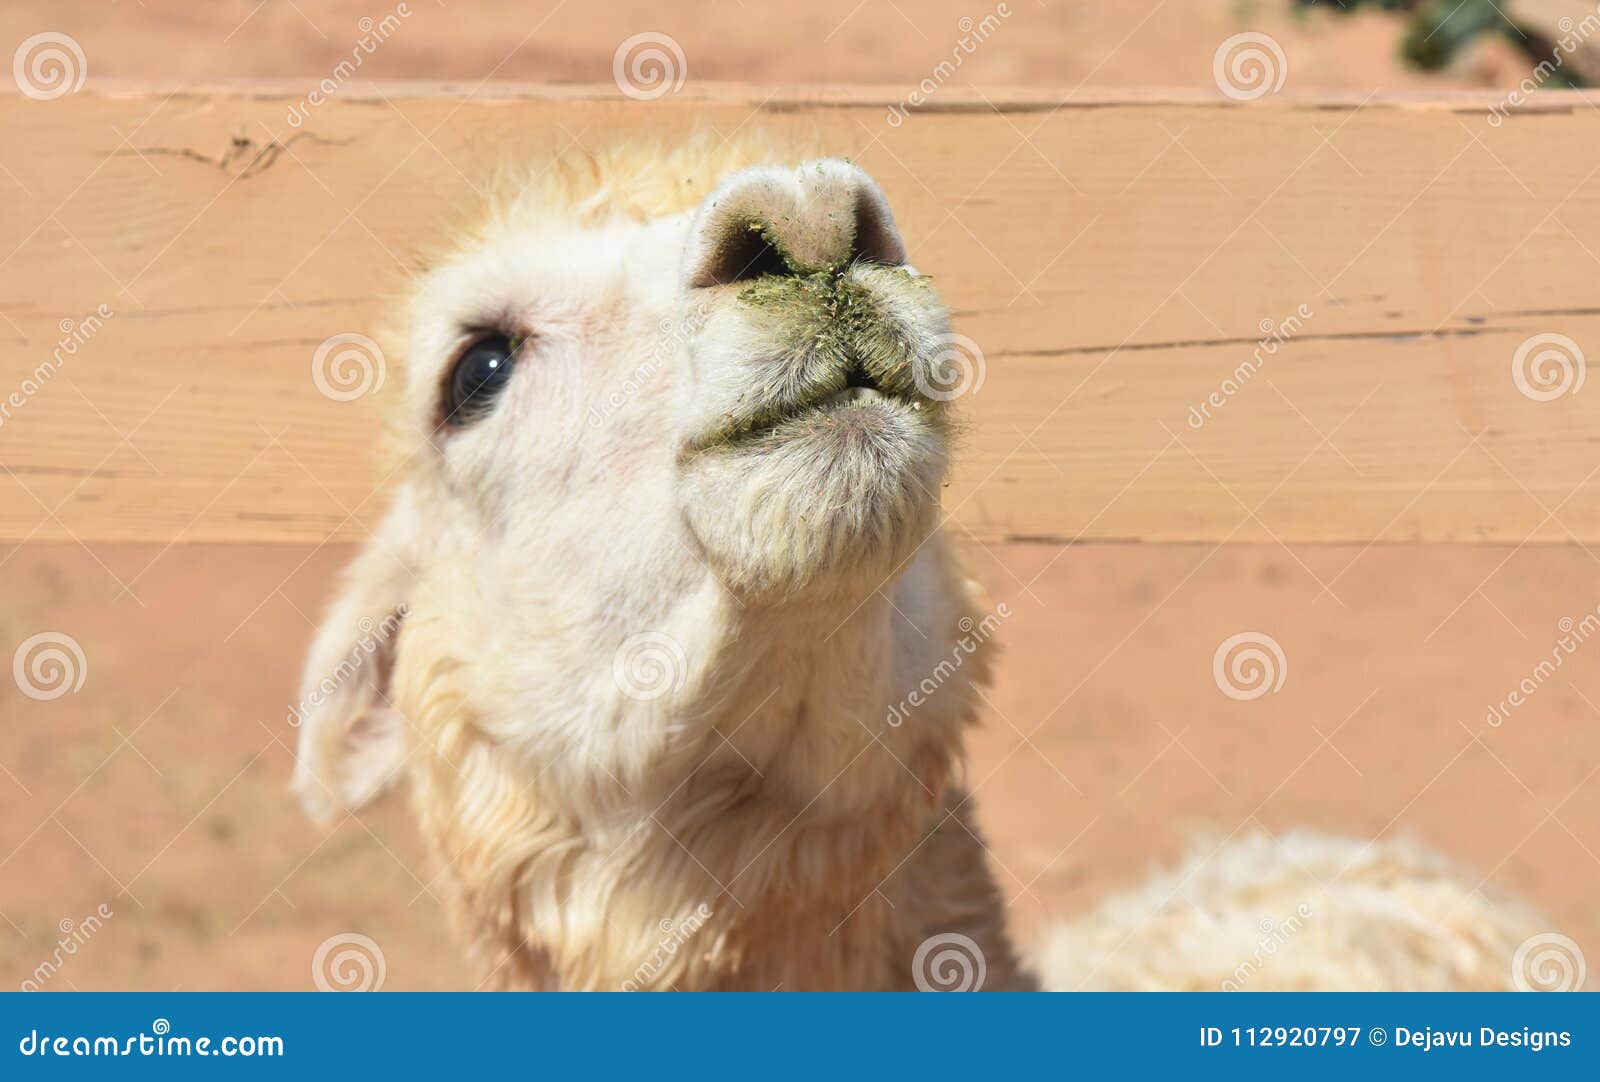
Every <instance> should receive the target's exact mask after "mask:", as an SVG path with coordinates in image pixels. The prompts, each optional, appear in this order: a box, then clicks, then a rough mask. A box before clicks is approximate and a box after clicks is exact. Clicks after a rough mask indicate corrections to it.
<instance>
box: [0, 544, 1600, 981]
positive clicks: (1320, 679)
mask: <svg viewBox="0 0 1600 1082" xmlns="http://www.w3.org/2000/svg"><path fill="white" fill-rule="evenodd" d="M970 556H971V561H972V564H973V567H974V569H975V571H976V573H977V574H978V575H979V577H980V578H981V579H982V580H983V581H984V583H985V584H986V586H987V587H988V589H989V590H990V592H991V594H992V597H993V599H994V600H995V601H996V602H1004V603H1005V604H1006V605H1007V606H1008V608H1009V609H1010V610H1011V612H1012V615H1011V616H1010V617H1009V619H1007V620H1006V621H1005V623H1004V625H1003V627H1002V629H1001V631H1000V633H999V638H1000V640H1001V641H1002V643H1003V645H1004V648H1005V654H1004V658H1003V662H1002V664H1001V667H1000V672H999V678H998V681H997V684H996V686H995V688H994V690H993V692H992V708H991V710H990V711H989V717H988V719H987V721H986V724H985V726H984V727H983V729H982V730H981V731H980V732H978V733H976V734H975V735H974V738H973V740H972V761H971V767H970V781H971V784H972V785H973V787H974V788H975V790H976V794H977V796H976V799H977V806H978V813H979V819H980V821H981V823H982V824H983V826H984V828H985V829H986V831H987V833H988V836H989V839H990V841H991V844H992V847H993V857H994V861H995V864H996V866H997V868H998V869H999V874H1000V877H1001V880H1002V883H1003V885H1004V888H1005V891H1006V893H1007V896H1008V897H1009V898H1010V899H1011V904H1012V910H1013V914H1014V919H1015V924H1016V927H1017V929H1018V932H1019V934H1020V935H1021V936H1022V937H1023V939H1024V940H1030V939H1031V938H1032V937H1033V936H1034V934H1035V933H1036V931H1037V929H1038V927H1039V926H1040V924H1041V922H1042V921H1044V920H1046V919H1047V918H1054V917H1062V916H1067V915H1070V914H1072V913H1075V912H1080V911H1082V910H1083V909H1085V908H1086V907H1088V906H1090V905H1092V904H1093V903H1094V902H1095V901H1096V900H1097V899H1098V898H1100V897H1102V896H1104V894H1105V893H1106V892H1107V891H1108V890H1110V889H1112V888H1115V887H1117V886H1120V885H1125V884H1130V883H1133V882H1136V881H1138V880H1139V879H1140V878H1141V877H1142V876H1143V875H1144V874H1145V872H1146V870H1147V868H1148V867H1149V865H1150V864H1151V863H1152V862H1157V861H1165V860H1170V859H1171V858H1173V857H1174V856H1175V855H1176V854H1177V853H1178V852H1179V851H1180V850H1181V848H1182V846H1183V844H1184V842H1185V839H1186V838H1188V837H1189V836H1191V835H1192V834H1193V833H1194V832H1196V831H1202V830H1212V831H1216V832H1220V833H1222V834H1226V833H1228V832H1230V831H1232V830H1234V829H1235V828H1236V827H1240V826H1241V825H1243V826H1244V827H1245V829H1250V828H1252V827H1254V826H1256V825H1259V826H1261V827H1264V828H1266V829H1269V830H1272V831H1275V832H1276V831H1281V830H1284V829H1286V828H1289V827H1292V826H1298V825H1307V826H1314V827H1318V828H1321V829H1325V830H1330V831H1340V832H1345V833H1348V834H1351V835H1355V836H1359V837H1376V836H1380V835H1387V834H1390V833H1394V832H1404V833H1408V834H1411V835H1413V836H1416V837H1418V838H1421V839H1422V840H1424V841H1426V842H1428V843H1430V844H1432V845H1434V846H1437V847H1439V848H1440V849H1442V850H1444V851H1445V852H1447V853H1449V854H1451V855H1452V856H1454V857H1456V858H1457V859H1458V860H1460V861H1461V862H1463V863H1464V864H1465V865H1466V866H1467V867H1468V868H1469V869H1471V870H1472V872H1473V873H1474V876H1475V877H1476V876H1482V877H1483V878H1484V881H1485V889H1486V890H1496V889H1498V890H1502V891H1508V892H1512V893H1515V894H1518V895H1521V896H1523V897H1526V898H1528V899H1530V900H1531V901H1533V902H1534V903H1536V904H1537V905H1538V906H1539V907H1540V908H1541V909H1542V910H1543V911H1544V912H1545V913H1546V914H1548V916H1549V918H1550V922H1551V927H1552V928H1554V929H1559V930H1561V931H1563V932H1565V933H1566V934H1568V935H1571V936H1573V937H1574V938H1575V939H1576V940H1577V941H1578V942H1579V944H1580V945H1581V946H1582V947H1583V949H1584V950H1585V951H1586V952H1588V955H1589V957H1591V958H1593V957H1596V956H1600V909H1597V907H1596V906H1595V905H1594V902H1593V899H1594V898H1595V896H1596V893H1597V892H1600V708H1597V705H1596V704H1600V673H1597V669H1596V666H1595V665H1594V663H1593V660H1592V659H1591V658H1589V657H1588V656H1587V651H1590V650H1594V651H1600V642H1591V643H1588V644H1586V645H1585V646H1582V647H1580V648H1579V652H1578V654H1577V656H1576V657H1575V658H1574V659H1573V660H1572V661H1570V662H1569V663H1568V664H1567V665H1566V666H1565V667H1563V668H1562V669H1561V670H1560V672H1559V673H1558V674H1557V676H1556V677H1555V678H1554V679H1552V680H1551V681H1549V682H1548V683H1546V684H1545V686H1544V687H1543V688H1541V689H1540V690H1539V692H1538V693H1537V694H1536V695H1535V696H1533V698H1532V700H1531V701H1530V702H1529V703H1528V705H1526V706H1524V707H1523V708H1522V709H1520V710H1519V711H1517V712H1516V713H1515V714H1514V715H1513V716H1512V718H1511V720H1509V721H1508V722H1506V723H1505V724H1504V725H1502V726H1500V727H1498V728H1493V727H1490V726H1488V725H1487V724H1486V723H1485V717H1486V714H1487V709H1488V706H1489V704H1490V703H1491V702H1493V701H1498V700H1499V699H1501V698H1503V697H1504V695H1505V694H1506V693H1507V692H1508V691H1509V690H1510V689H1511V688H1512V687H1513V686H1515V684H1516V683H1517V682H1518V681H1520V680H1521V679H1522V678H1523V677H1524V676H1526V675H1527V674H1528V673H1529V672H1530V671H1531V669H1532V667H1533V666H1534V665H1535V664H1536V663H1537V661H1538V660H1539V659H1540V658H1541V657H1544V656H1547V655H1548V653H1549V651H1550V650H1551V649H1553V648H1554V644H1555V640H1556V638H1557V637H1558V630H1557V626H1558V621H1559V620H1560V619H1561V618H1562V617H1564V616H1570V617H1579V616H1581V615H1582V613H1583V612H1585V611H1592V610H1593V608H1594V606H1595V603H1596V601H1597V600H1600V562H1597V561H1596V559H1595V557H1594V556H1593V555H1592V554H1591V553H1589V552H1586V551H1584V550H1583V549H1580V548H1577V547H1546V548H1538V547H1525V548H1521V549H1517V550H1512V549H1510V548H1496V547H1483V548H1474V547H1466V546H1450V547H1420V546H1394V547H1374V548H1371V549H1368V550H1366V551H1362V550H1361V549H1359V548H1352V547H1342V546H1316V547H1306V548H1297V549H1295V550H1293V551H1290V550H1286V549H1280V548H1275V547H1246V546H1230V547H1225V548H1221V549H1218V550H1213V549H1212V548H1211V547H1210V546H1159V547H1157V546H1138V545H1080V546H1071V547H1065V548H1063V547H1059V546H1044V545H1030V544H1009V545H998V546H992V547H990V548H987V549H982V548H977V547H973V549H972V551H971V553H970ZM346 558H348V550H343V549H334V548H324V549H320V550H311V549H309V548H306V547H299V546H277V547H271V546H226V545H217V546H209V545H208V546H178V547H175V548H171V549H167V550H165V551H162V550H161V549H159V548H158V547H155V546H144V545H138V546H135V545H112V546H102V547H97V548H96V549H94V550H93V551H92V552H91V551H89V550H87V549H84V548H80V547H77V546H72V545H60V546H58V545H48V546H46V545H28V546H24V547H22V548H19V549H16V550H15V551H13V552H12V553H11V554H10V555H9V557H8V558H6V559H5V562H4V563H3V564H0V596H3V597H5V598H6V604H5V605H4V607H3V611H0V644H3V645H4V646H5V652H6V653H7V654H9V653H10V651H11V650H12V649H14V644H15V643H18V642H20V641H21V640H22V639H24V638H26V637H28V636H29V635H31V634H34V633H35V632H37V631H40V630H43V629H50V630H59V631H65V632H68V633H70V634H71V635H72V636H73V637H74V638H76V639H77V640H78V642H79V643H80V644H81V645H82V648H83V650H84V653H85V656H86V658H87V678H86V681H85V683H84V685H83V687H82V689H81V690H80V691H78V692H77V693H76V694H71V695H67V696H64V697H62V698H59V699H56V700H54V701H51V702H44V703H37V702H33V701H30V700H28V699H25V698H23V697H22V695H21V694H20V693H19V692H18V691H17V690H16V688H15V686H14V685H13V683H12V682H11V681H10V680H5V681H0V767H3V769H0V861H3V863H0V914H3V924H4V925H5V926H4V927H0V980H4V981H7V982H19V983H20V981H22V980H23V979H26V977H27V976H28V974H30V973H31V972H32V971H33V969H34V967H35V966H37V965H38V964H39V962H41V961H43V960H44V959H45V958H47V957H48V956H49V954H50V952H51V950H52V949H53V944H54V942H55V940H56V938H57V933H56V928H57V926H58V923H59V922H60V921H63V920H73V921H77V920H81V919H82V918H83V917H84V916H86V915H88V914H89V913H91V912H93V911H94V910H95V908H96V907H97V906H98V905H99V904H101V903H102V902H104V903H107V904H108V905H109V906H110V907H111V909H112V911H113V913H114V916H113V918H112V919H111V920H110V921H109V922H108V923H107V925H106V927H105V928H104V929H103V930H101V931H100V932H99V933H98V934H97V935H96V936H95V937H94V938H93V939H92V940H91V941H89V942H88V943H87V944H86V945H85V946H84V947H82V948H81V949H80V951H79V953H78V955H77V956H76V957H72V958H69V959H68V960H67V964H66V965H65V966H64V967H63V968H62V970H61V972H60V973H59V974H58V975H57V976H56V977H55V978H53V979H52V980H51V981H50V982H48V984H49V986H51V987H62V988H82V989H114V988H148V989H170V988H185V989H211V988H220V989H230V988H231V989H240V988H244V989H261V988H271V989H304V988H309V987H310V958H311V955H312V952H313V951H314V949H315V947H316V945H317V944H318V943H320V942H321V941H322V940H323V939H325V938H327V937H328V936H330V935H333V934H335V933H338V932H344V931H351V930H354V931H360V932H363V933H365V934H367V935H370V936H372V937H373V938H374V939H375V940H377V941H378V943H379V944H380V945H381V947H382V949H383V951H384V953H385V956H386V958H387V964H388V983H387V986H388V987H390V988H405V989H441V988H461V987H470V986H471V978H470V976H469V974H468V972H467V970H466V968H465V966H464V965H463V963H462V961H461V959H460V957H459V955H458V952H457V950H456V949H455V947H454V945H453V944H452V942H451V941H450V939H449V937H448V935H447V934H446V930H445V925H444V921H443V918H442V915H441V913H440V911H439V907H438V905H437V904H436V902H435V900H434V898H433V897H432V896H431V894H430V892H429V879H430V871H429V869H428V866H427V864H426V862H425V860H424V859H423V858H422V856H421V853H420V847H419V845H418V843H417V838H416V835H415V831H414V830H413V828H412V826H411V824H410V822H409V821H408V819H407V817H406V809H405V802H404V801H403V800H401V799H397V798H393V797H391V798H389V799H387V800H385V801H383V802H382V803H380V804H378V805H376V806H374V807H373V808H371V809H370V810H368V811H366V812H363V813H362V814H361V815H359V816H358V817H356V818H354V819H352V820H350V821H348V822H346V823H344V824H343V825H342V826H341V827H339V828H338V829H336V830H334V831H332V832H331V833H324V832H322V831H319V830H318V829H316V828H314V827H312V826H311V825H310V824H309V823H307V822H306V821H305V820H304V818H303V817H302V816H301V814H300V812H299V810H298V808H297V807H296V806H295V805H294V803H293V802H292V801H291V799H290V798H289V795H288V793H287V792H286V790H285V784H286V780H287V777H288V774H289V768H290V751H289V746H288V745H289V743H290V741H291V732H290V730H289V729H288V727H287V724H286V720H285V719H286V711H287V705H288V702H289V700H290V699H291V698H292V695H293V689H294V687H295V684H296V681H297V672H298V666H299V663H300V657H301V652H302V650H303V649H304V647H305V644H306V642H307V639H308V636H309V634H310V630H311V625H310V621H309V619H308V616H314V615H315V613H316V612H317V611H318V609H319V606H320V605H321V604H322V603H323V601H324V600H325V598H326V596H327V594H328V591H329V588H330V582H331V577H332V575H333V573H334V571H335V570H336V569H337V567H338V566H339V565H340V564H341V562H342V561H343V560H345V559H346ZM113 575H115V576H116V578H117V579H120V580H121V581H122V582H123V583H127V584H128V585H129V586H130V587H131V592H130V593H124V592H123V591H122V587H121V586H119V584H118V582H117V581H116V580H115V579H113ZM1319 580H1320V582H1321V583H1327V584H1329V585H1330V586H1331V589H1332V592H1331V593H1323V592H1322V587H1321V585H1320V584H1319ZM119 595H120V596H119ZM1241 630H1261V631H1266V632H1268V633H1270V634H1271V635H1273V636H1274V637H1275V638H1276V639H1277V640H1278V642H1279V643H1280V644H1281V645H1282V647H1283V649H1284V651H1285V654H1286V656H1287V659H1288V675H1287V680H1286V682H1285V684H1284V686H1283V688H1282V690H1281V691H1280V692H1279V693H1277V694H1275V695H1271V696H1267V697H1265V698H1261V699H1258V700H1255V701H1251V702H1238V701H1234V700H1231V699H1228V698H1226V697H1225V696H1223V695H1222V694H1220V693H1219V691H1218V689H1217V687H1216V686H1215V684H1214V683H1213V680H1212V675H1211V662H1212V654H1213V652H1214V650H1215V649H1216V646H1217V644H1218V643H1220V642H1221V641H1222V640H1223V639H1224V638H1226V637H1228V636H1229V635H1231V634H1233V633H1235V632H1237V631H1241Z"/></svg>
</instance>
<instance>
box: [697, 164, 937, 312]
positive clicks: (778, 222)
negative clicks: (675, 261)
mask: <svg viewBox="0 0 1600 1082" xmlns="http://www.w3.org/2000/svg"><path fill="white" fill-rule="evenodd" d="M857 260H860V261H866V262H870V263H882V264H887V265H889V266H900V265H902V264H904V263H905V261H906V250H905V245H904V243H903V242H902V241H901V240H900V232H899V230H897V229H896V228H895V224H894V214H893V213H892V212H891V211H890V210H889V203H888V201H887V200H885V199H884V197H883V192H882V191H880V190H879V189H878V186H877V184H875V183H873V180H872V178H871V177H870V176H868V175H867V173H866V171H865V170H863V169H862V168H861V167H860V166H857V165H853V164H851V163H850V162H846V161H841V160H839V159H837V158H826V159H823V160H821V161H815V162H807V163H806V164H804V165H802V166H800V167H799V168H796V169H789V168H783V167H778V166H758V167H756V168H753V169H744V170H741V171H740V172H738V173H735V174H733V176H731V177H729V178H728V179H727V180H726V181H725V182H723V184H722V185H721V186H720V187H718V188H717V190H716V191H714V192H712V193H711V195H710V196H709V197H708V198H707V199H706V201H705V203H704V204H703V205H702V206H701V209H700V212H699V214H698V215H697V217H696V219H695V222H694V225H693V226H692V227H691V229H690V234H689V246H688V251H687V258H686V262H685V272H684V273H685V282H686V284H687V285H688V286H689V288H691V289H703V288H705V287H708V286H717V285H725V284H727V283H729V282H741V281H746V280H748V279H752V278H759V277H761V276H763V275H768V274H814V273H817V272H819V271H828V270H833V269H836V268H839V267H841V266H844V265H845V264H848V263H850V262H853V261H857Z"/></svg>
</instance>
